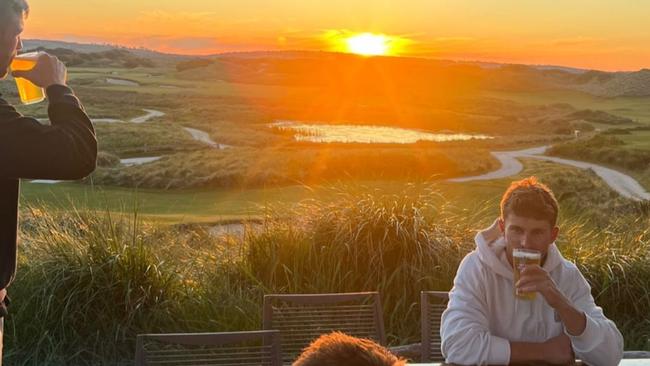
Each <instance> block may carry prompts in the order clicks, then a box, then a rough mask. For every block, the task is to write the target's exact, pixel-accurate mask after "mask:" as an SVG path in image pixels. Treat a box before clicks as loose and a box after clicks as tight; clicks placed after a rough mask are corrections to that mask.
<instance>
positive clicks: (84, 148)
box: [0, 55, 97, 179]
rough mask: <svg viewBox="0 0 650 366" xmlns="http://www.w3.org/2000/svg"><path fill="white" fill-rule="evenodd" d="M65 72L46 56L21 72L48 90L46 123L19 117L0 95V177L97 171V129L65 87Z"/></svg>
mask: <svg viewBox="0 0 650 366" xmlns="http://www.w3.org/2000/svg"><path fill="white" fill-rule="evenodd" d="M65 75H66V70H65V66H63V64H61V62H60V61H59V60H58V59H56V58H55V57H53V56H49V55H45V56H42V57H41V58H39V62H38V65H37V66H36V68H34V70H32V71H29V72H27V73H24V74H21V76H24V77H27V78H29V79H30V80H32V81H34V82H35V83H36V84H37V85H41V86H45V87H46V88H47V89H46V92H47V98H48V102H49V107H48V115H49V117H50V122H51V125H49V126H48V125H43V124H41V123H39V122H38V121H37V120H35V119H33V118H29V117H24V116H22V115H21V114H20V113H18V112H17V111H16V109H15V108H14V107H13V106H11V105H9V104H8V103H7V102H6V101H4V100H3V99H0V178H12V179H16V178H30V179H34V178H44V179H80V178H83V177H85V176H87V175H88V174H90V173H91V172H92V171H93V170H94V169H95V161H96V158H97V139H96V138H95V131H94V129H93V126H92V123H91V122H90V119H89V118H88V116H87V115H86V113H85V112H84V109H83V107H82V106H81V103H80V102H79V100H78V99H77V98H76V97H75V96H74V94H73V92H72V90H71V89H70V88H68V87H67V86H65V85H64V84H65Z"/></svg>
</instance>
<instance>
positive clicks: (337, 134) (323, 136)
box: [270, 121, 494, 144]
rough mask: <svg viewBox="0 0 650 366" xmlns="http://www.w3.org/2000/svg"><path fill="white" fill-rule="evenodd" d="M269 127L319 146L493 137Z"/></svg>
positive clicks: (296, 124)
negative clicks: (291, 132)
mask: <svg viewBox="0 0 650 366" xmlns="http://www.w3.org/2000/svg"><path fill="white" fill-rule="evenodd" d="M270 127H271V128H276V129H279V130H282V131H287V130H288V131H293V132H295V135H294V138H295V139H296V140H297V141H309V142H320V143H328V142H343V143H365V144H414V143H416V142H418V141H434V142H449V141H468V140H487V139H493V138H494V137H492V136H487V135H480V134H466V133H431V132H425V131H420V130H413V129H406V128H399V127H386V126H362V125H329V124H316V123H303V122H297V121H278V122H274V123H271V124H270Z"/></svg>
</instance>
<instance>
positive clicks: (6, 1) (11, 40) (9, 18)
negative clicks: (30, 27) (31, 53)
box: [0, 0, 29, 79]
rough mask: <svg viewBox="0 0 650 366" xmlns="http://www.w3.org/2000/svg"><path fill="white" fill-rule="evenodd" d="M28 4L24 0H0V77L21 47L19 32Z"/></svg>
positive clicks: (22, 26)
mask: <svg viewBox="0 0 650 366" xmlns="http://www.w3.org/2000/svg"><path fill="white" fill-rule="evenodd" d="M27 14H29V5H28V4H27V1H25V0H0V79H2V78H4V77H5V76H6V75H7V69H8V68H9V65H10V64H11V61H13V59H14V57H16V53H17V52H18V51H20V50H21V49H22V48H23V42H22V40H21V38H20V37H21V34H22V32H23V28H24V24H25V18H26V17H27Z"/></svg>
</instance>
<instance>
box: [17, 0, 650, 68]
mask: <svg viewBox="0 0 650 366" xmlns="http://www.w3.org/2000/svg"><path fill="white" fill-rule="evenodd" d="M30 4H31V8H32V11H31V13H30V17H29V19H28V22H27V24H26V27H25V29H26V30H25V38H27V39H29V38H37V39H52V40H66V41H76V42H93V43H112V44H120V45H125V46H130V47H145V48H150V49H154V50H158V51H163V52H169V53H181V54H195V55H199V54H203V55H206V54H216V53H223V52H247V51H260V50H264V51H285V50H307V51H336V52H354V53H356V54H362V55H363V54H365V55H389V56H415V57H431V58H439V59H450V60H470V61H487V62H499V63H523V64H538V65H562V66H570V67H580V68H594V69H600V70H639V69H641V68H647V67H649V66H650V64H649V61H648V60H650V47H648V44H650V33H648V32H647V31H643V30H644V29H646V28H647V26H646V23H647V20H646V17H645V14H648V12H650V2H647V3H646V2H633V1H619V2H615V1H613V0H604V1H600V2H588V1H586V0H579V1H575V2H570V3H567V4H564V5H563V6H562V9H561V11H559V10H558V8H557V7H554V6H548V4H547V3H544V2H531V1H523V2H521V1H519V2H518V1H511V0H505V1H502V2H496V3H495V2H490V1H475V0H458V1H453V2H443V1H438V0H413V1H408V2H406V3H403V2H402V3H398V2H391V1H379V2H375V1H372V2H371V1H370V0H353V1H349V0H331V1H303V2H297V3H296V2H294V1H289V0H274V1H262V0H242V1H238V2H229V1H208V0H187V1H183V2H178V1H172V0H155V1H154V0H138V1H131V0H114V1H109V2H102V1H81V0H70V1H66V2H64V3H61V2H59V1H51V0H31V1H30ZM585 9H589V12H588V15H587V13H585ZM324 33H327V34H328V37H327V38H326V39H325V40H324V39H323V34H324ZM364 33H368V34H372V35H375V36H378V35H384V36H383V37H385V38H380V37H379V36H378V37H375V38H373V37H369V36H364V38H360V39H358V40H357V39H356V38H350V37H355V36H359V35H360V34H364ZM333 34H335V35H336V37H331V35H333ZM347 39H350V41H351V44H348V43H347V42H346V40H347ZM333 40H337V42H333ZM353 40H354V41H353ZM357 41H358V43H359V44H357Z"/></svg>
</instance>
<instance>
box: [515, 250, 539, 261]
mask: <svg viewBox="0 0 650 366" xmlns="http://www.w3.org/2000/svg"><path fill="white" fill-rule="evenodd" d="M512 256H513V257H517V258H526V259H540V258H541V257H542V254H541V253H532V252H523V251H517V250H513V251H512Z"/></svg>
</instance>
